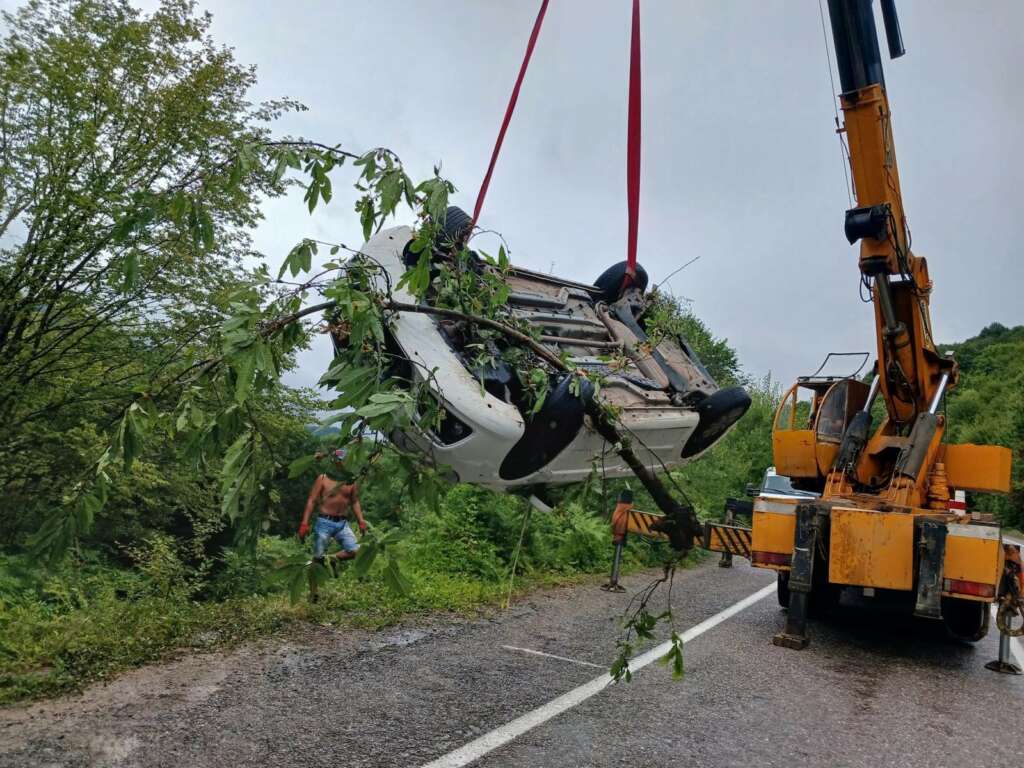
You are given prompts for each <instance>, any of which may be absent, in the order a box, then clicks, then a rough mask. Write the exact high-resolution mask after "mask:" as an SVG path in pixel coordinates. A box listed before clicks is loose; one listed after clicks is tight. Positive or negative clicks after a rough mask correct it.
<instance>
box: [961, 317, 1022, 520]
mask: <svg viewBox="0 0 1024 768" xmlns="http://www.w3.org/2000/svg"><path fill="white" fill-rule="evenodd" d="M942 349H943V351H949V352H952V353H953V354H954V356H955V357H956V360H957V362H959V364H960V382H959V384H958V385H957V387H956V388H955V389H954V390H953V391H952V392H951V393H950V396H949V399H948V403H947V406H946V412H947V417H948V423H949V428H948V431H947V433H946V435H947V439H948V440H949V441H950V442H957V443H982V444H992V445H1003V446H1006V447H1007V448H1010V449H1012V450H1013V489H1012V491H1011V493H1010V495H1009V496H1002V495H989V496H986V497H980V498H978V499H973V500H972V502H973V503H975V504H977V505H978V506H979V507H980V508H982V509H986V510H988V511H991V512H995V513H996V514H997V515H998V516H999V518H1000V520H1001V521H1002V522H1003V523H1004V524H1005V525H1010V526H1013V527H1014V528H1018V529H1020V528H1024V326H1019V325H1018V326H1016V327H1014V328H1007V327H1006V326H1004V325H1000V324H999V323H993V324H991V325H989V326H987V327H986V328H984V329H982V331H981V333H979V334H978V335H977V336H975V337H973V338H970V339H967V340H966V341H962V342H960V343H958V344H944V345H942Z"/></svg>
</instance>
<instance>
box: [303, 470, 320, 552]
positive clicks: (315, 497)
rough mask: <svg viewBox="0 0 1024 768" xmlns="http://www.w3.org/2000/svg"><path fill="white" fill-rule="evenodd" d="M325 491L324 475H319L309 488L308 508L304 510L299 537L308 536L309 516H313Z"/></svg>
mask: <svg viewBox="0 0 1024 768" xmlns="http://www.w3.org/2000/svg"><path fill="white" fill-rule="evenodd" d="M322 493H323V476H322V475H317V478H316V480H314V481H313V487H312V488H310V489H309V498H308V499H306V509H305V510H304V511H303V512H302V522H301V523H300V524H299V538H300V539H304V538H306V534H307V533H309V518H311V517H312V516H313V510H314V509H316V503H317V501H319V500H320V495H321V494H322Z"/></svg>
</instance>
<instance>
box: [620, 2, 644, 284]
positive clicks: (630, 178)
mask: <svg viewBox="0 0 1024 768" xmlns="http://www.w3.org/2000/svg"><path fill="white" fill-rule="evenodd" d="M626 204H627V206H628V216H629V229H628V232H627V239H626V277H625V280H624V282H623V286H624V287H625V286H627V285H629V283H630V282H631V281H632V279H633V277H634V276H635V275H636V236H637V229H638V226H639V221H640V0H633V29H632V34H631V39H630V46H629V108H628V113H627V128H626Z"/></svg>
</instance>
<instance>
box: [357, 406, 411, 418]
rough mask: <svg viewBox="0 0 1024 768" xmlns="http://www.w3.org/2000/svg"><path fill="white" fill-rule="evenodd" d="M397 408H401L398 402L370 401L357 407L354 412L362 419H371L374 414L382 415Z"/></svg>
mask: <svg viewBox="0 0 1024 768" xmlns="http://www.w3.org/2000/svg"><path fill="white" fill-rule="evenodd" d="M399 408H401V404H400V403H370V404H369V405H364V406H363V407H362V408H359V409H358V410H357V411H356V413H358V414H359V415H360V416H362V417H363V418H364V419H372V418H374V417H376V416H383V415H384V414H385V413H391V412H392V411H397V410H398V409H399Z"/></svg>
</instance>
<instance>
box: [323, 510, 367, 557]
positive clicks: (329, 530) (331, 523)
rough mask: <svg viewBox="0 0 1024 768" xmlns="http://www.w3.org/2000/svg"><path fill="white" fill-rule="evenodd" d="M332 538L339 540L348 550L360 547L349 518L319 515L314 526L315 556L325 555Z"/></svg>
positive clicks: (342, 546)
mask: <svg viewBox="0 0 1024 768" xmlns="http://www.w3.org/2000/svg"><path fill="white" fill-rule="evenodd" d="M331 539H334V540H335V541H336V542H338V543H339V544H340V545H341V548H342V549H344V550H345V551H346V552H355V551H356V550H358V549H359V544H358V543H357V542H356V535H355V534H354V533H353V532H352V528H351V526H349V524H348V520H345V519H341V520H336V519H333V518H330V517H323V516H320V517H318V518H317V519H316V525H315V526H313V557H323V556H324V552H326V551H327V545H328V544H330V542H331Z"/></svg>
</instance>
